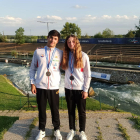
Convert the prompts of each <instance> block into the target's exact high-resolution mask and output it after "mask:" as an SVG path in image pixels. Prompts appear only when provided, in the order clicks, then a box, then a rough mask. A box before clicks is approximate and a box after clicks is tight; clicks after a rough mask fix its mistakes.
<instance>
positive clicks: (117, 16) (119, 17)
mask: <svg viewBox="0 0 140 140" xmlns="http://www.w3.org/2000/svg"><path fill="white" fill-rule="evenodd" d="M115 18H117V19H130V18H129V17H128V16H127V15H123V16H120V15H116V16H115Z"/></svg>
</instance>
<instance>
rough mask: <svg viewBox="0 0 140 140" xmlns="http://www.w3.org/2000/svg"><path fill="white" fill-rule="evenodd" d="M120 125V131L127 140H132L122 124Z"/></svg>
mask: <svg viewBox="0 0 140 140" xmlns="http://www.w3.org/2000/svg"><path fill="white" fill-rule="evenodd" d="M118 125H119V130H120V131H121V132H122V136H123V137H124V138H125V139H126V140H130V136H129V135H128V133H127V129H126V128H124V127H123V126H122V125H121V124H120V123H119V124H118Z"/></svg>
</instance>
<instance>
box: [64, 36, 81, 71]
mask: <svg viewBox="0 0 140 140" xmlns="http://www.w3.org/2000/svg"><path fill="white" fill-rule="evenodd" d="M70 37H73V38H74V39H75V46H74V50H73V55H74V68H83V60H82V48H81V45H80V42H79V40H78V38H77V37H76V36H75V35H69V36H67V38H66V40H65V43H64V49H63V60H62V69H64V70H66V69H67V68H68V64H69V52H70V49H69V47H68V45H67V40H68V39H69V38H70Z"/></svg>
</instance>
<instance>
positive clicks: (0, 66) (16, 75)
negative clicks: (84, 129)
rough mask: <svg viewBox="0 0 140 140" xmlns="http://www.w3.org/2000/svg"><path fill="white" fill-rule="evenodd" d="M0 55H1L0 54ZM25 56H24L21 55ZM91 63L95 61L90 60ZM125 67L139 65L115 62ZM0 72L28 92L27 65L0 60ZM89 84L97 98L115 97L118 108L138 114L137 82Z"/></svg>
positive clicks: (139, 88)
mask: <svg viewBox="0 0 140 140" xmlns="http://www.w3.org/2000/svg"><path fill="white" fill-rule="evenodd" d="M0 57H1V55H0ZM23 58H25V56H23ZM90 63H91V64H92V65H94V64H96V62H90ZM97 64H100V65H110V66H113V65H114V63H113V64H112V63H107V62H98V63H97ZM117 65H118V66H119V67H120V66H122V65H123V66H125V67H135V68H136V67H137V68H138V67H139V66H138V65H128V64H117ZM0 74H6V75H7V76H8V78H9V79H10V80H11V81H12V82H13V83H15V84H16V85H17V86H18V87H19V88H21V89H22V90H23V91H25V92H26V93H27V92H28V93H30V95H31V91H30V81H29V67H25V66H22V65H19V64H13V63H4V62H0ZM91 86H92V87H93V88H94V90H95V92H96V93H97V94H98V96H96V97H94V98H95V99H97V100H99V95H100V97H101V102H102V103H106V104H110V105H113V104H114V98H115V99H116V105H118V107H119V108H120V109H123V110H126V111H130V112H132V113H135V114H138V115H140V111H139V108H140V86H139V85H137V84H123V85H121V84H120V85H119V84H108V83H101V82H93V81H91ZM60 96H64V75H62V76H61V84H60Z"/></svg>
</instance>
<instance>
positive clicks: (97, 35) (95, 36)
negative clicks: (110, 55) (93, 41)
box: [94, 32, 103, 38]
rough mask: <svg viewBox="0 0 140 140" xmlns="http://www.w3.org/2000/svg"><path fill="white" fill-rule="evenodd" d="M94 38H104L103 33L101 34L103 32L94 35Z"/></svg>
mask: <svg viewBox="0 0 140 140" xmlns="http://www.w3.org/2000/svg"><path fill="white" fill-rule="evenodd" d="M94 38H103V35H102V34H101V32H99V33H97V34H95V35H94Z"/></svg>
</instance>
